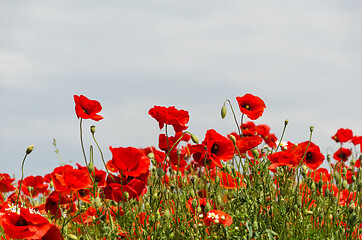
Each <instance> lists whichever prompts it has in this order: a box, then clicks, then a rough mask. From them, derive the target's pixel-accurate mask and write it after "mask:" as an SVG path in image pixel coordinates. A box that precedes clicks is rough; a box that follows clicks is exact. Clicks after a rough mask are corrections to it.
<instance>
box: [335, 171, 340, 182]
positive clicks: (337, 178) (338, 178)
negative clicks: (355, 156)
mask: <svg viewBox="0 0 362 240" xmlns="http://www.w3.org/2000/svg"><path fill="white" fill-rule="evenodd" d="M334 178H335V179H336V181H337V182H338V183H339V182H340V181H341V175H339V174H338V173H337V172H335V173H334Z"/></svg>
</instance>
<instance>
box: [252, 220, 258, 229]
mask: <svg viewBox="0 0 362 240" xmlns="http://www.w3.org/2000/svg"><path fill="white" fill-rule="evenodd" d="M258 228H259V226H258V222H257V221H254V222H253V229H254V231H258Z"/></svg>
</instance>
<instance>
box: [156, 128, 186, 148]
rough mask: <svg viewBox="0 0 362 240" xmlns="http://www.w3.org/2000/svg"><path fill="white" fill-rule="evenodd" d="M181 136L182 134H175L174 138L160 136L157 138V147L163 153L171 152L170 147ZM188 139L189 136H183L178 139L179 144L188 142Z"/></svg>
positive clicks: (164, 135)
mask: <svg viewBox="0 0 362 240" xmlns="http://www.w3.org/2000/svg"><path fill="white" fill-rule="evenodd" d="M182 134H183V132H177V133H176V134H175V136H170V137H166V134H160V135H159V136H158V147H159V148H160V149H161V150H163V151H165V152H167V151H169V150H171V147H172V146H173V145H174V144H175V143H176V141H177V140H179V139H180V138H181V136H182ZM190 139H191V135H190V134H184V135H183V136H182V138H181V139H180V141H179V143H180V142H181V141H184V142H188V141H189V140H190ZM177 145H178V144H176V145H175V146H174V149H175V148H176V147H177ZM174 149H173V150H174Z"/></svg>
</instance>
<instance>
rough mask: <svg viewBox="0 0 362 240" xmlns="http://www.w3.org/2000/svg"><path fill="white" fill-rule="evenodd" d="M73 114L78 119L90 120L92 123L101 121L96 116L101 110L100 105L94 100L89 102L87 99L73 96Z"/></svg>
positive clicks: (81, 96) (100, 118)
mask: <svg viewBox="0 0 362 240" xmlns="http://www.w3.org/2000/svg"><path fill="white" fill-rule="evenodd" d="M74 102H75V113H76V114H77V117H78V118H83V119H92V120H94V121H99V120H102V119H103V117H102V116H100V115H98V114H97V113H99V112H100V111H101V110H102V106H101V104H100V103H99V102H98V101H96V100H89V99H88V98H87V97H85V96H83V95H80V96H77V95H74Z"/></svg>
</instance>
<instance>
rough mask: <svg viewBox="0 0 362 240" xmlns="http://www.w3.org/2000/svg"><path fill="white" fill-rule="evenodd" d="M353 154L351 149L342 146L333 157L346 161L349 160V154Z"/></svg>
mask: <svg viewBox="0 0 362 240" xmlns="http://www.w3.org/2000/svg"><path fill="white" fill-rule="evenodd" d="M351 155H352V151H351V150H349V149H347V148H340V149H338V150H337V151H336V152H335V153H334V154H333V158H334V159H336V160H337V161H339V162H340V161H343V162H346V161H347V160H348V158H349V156H351Z"/></svg>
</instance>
